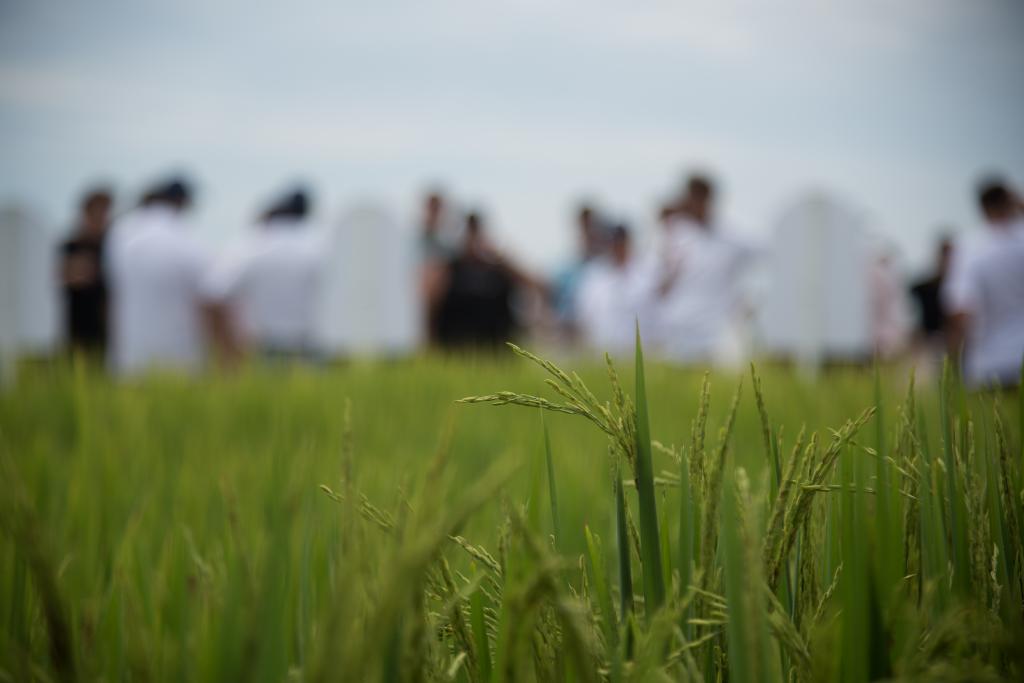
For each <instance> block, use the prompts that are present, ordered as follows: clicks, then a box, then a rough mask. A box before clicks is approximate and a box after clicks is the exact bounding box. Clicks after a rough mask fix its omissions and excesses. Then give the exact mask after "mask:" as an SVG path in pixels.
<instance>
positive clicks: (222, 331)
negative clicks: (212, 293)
mask: <svg viewBox="0 0 1024 683" xmlns="http://www.w3.org/2000/svg"><path fill="white" fill-rule="evenodd" d="M201 308H202V316H203V323H204V326H205V327H206V333H207V336H208V337H209V339H210V341H211V342H212V345H213V350H214V355H215V357H216V358H217V362H218V364H219V365H221V366H223V367H227V368H234V367H237V366H238V365H240V364H241V362H242V360H243V359H244V358H245V349H244V347H243V345H242V343H241V340H240V339H239V338H238V335H237V334H236V333H235V326H234V324H233V323H232V320H231V309H230V307H229V306H228V305H227V304H226V302H223V301H216V300H207V301H204V302H203V304H202V306H201Z"/></svg>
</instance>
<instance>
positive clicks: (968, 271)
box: [943, 180, 1024, 387]
mask: <svg viewBox="0 0 1024 683" xmlns="http://www.w3.org/2000/svg"><path fill="white" fill-rule="evenodd" d="M978 204H979V206H980V209H981V212H982V214H983V215H984V217H985V225H984V226H983V227H982V229H981V231H979V232H978V233H977V234H976V235H975V236H973V239H971V240H968V241H965V243H964V244H963V245H962V246H961V245H957V247H956V251H955V252H954V254H953V258H952V262H951V264H950V270H949V277H948V280H947V282H946V283H945V285H944V288H943V297H944V301H945V304H946V308H947V312H948V314H949V321H950V335H949V336H950V353H951V354H953V355H954V357H961V363H962V368H963V375H964V380H965V381H966V383H967V384H968V385H969V386H972V387H981V386H989V385H994V386H1004V387H1005V386H1015V385H1016V384H1018V383H1019V381H1020V368H1021V359H1022V357H1024V219H1022V214H1021V209H1020V204H1019V201H1018V199H1017V197H1016V196H1014V193H1013V192H1012V191H1011V190H1010V188H1009V187H1008V186H1007V185H1006V184H1005V183H1003V182H1002V181H999V180H993V181H987V182H985V183H983V184H982V185H981V187H980V188H979V190H978Z"/></svg>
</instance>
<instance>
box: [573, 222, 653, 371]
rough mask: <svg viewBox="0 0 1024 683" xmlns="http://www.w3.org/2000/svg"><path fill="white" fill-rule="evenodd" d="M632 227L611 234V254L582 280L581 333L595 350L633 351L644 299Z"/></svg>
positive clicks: (578, 304) (578, 291) (617, 228)
mask: <svg viewBox="0 0 1024 683" xmlns="http://www.w3.org/2000/svg"><path fill="white" fill-rule="evenodd" d="M636 271H637V267H636V262H635V259H634V258H633V254H632V245H631V238H630V234H629V228H627V227H626V226H625V225H617V226H615V227H614V228H612V229H611V230H610V231H609V232H608V254H607V256H606V257H604V258H601V259H597V260H595V261H593V262H592V263H591V264H590V265H589V266H588V267H587V268H586V270H585V271H584V272H583V274H582V275H581V277H580V282H579V286H578V287H577V289H576V301H575V304H574V308H575V310H576V312H577V320H578V324H579V331H580V334H581V336H582V338H583V341H584V343H585V344H586V346H587V347H588V348H590V349H592V350H594V351H598V352H601V353H609V354H612V355H623V354H627V353H629V352H632V351H633V347H634V343H635V339H636V338H635V329H636V328H635V325H636V320H637V315H638V313H639V305H640V298H639V296H638V291H637V285H638V282H637V272H636Z"/></svg>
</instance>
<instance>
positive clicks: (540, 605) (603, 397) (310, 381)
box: [0, 352, 1024, 682]
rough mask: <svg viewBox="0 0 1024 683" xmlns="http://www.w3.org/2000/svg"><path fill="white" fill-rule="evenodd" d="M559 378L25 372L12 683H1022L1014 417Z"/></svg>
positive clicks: (890, 373)
mask: <svg viewBox="0 0 1024 683" xmlns="http://www.w3.org/2000/svg"><path fill="white" fill-rule="evenodd" d="M569 369H570V368H569V367H568V366H567V367H566V370H569ZM573 369H578V370H579V372H580V377H581V379H577V378H575V377H573V376H561V375H559V374H558V370H557V369H555V368H553V367H549V368H548V370H545V368H543V367H540V365H539V364H538V363H534V362H531V360H530V359H528V358H523V357H521V356H517V355H515V354H513V353H512V352H509V353H507V354H504V355H503V356H502V357H501V358H500V359H498V360H495V359H486V358H481V359H476V360H474V359H460V360H458V361H455V360H444V359H421V360H412V361H402V362H395V363H390V364H361V363H353V364H349V365H345V366H339V367H335V368H330V369H326V370H324V371H320V372H313V371H301V370H298V371H293V370H285V369H279V370H276V371H275V370H272V369H263V370H250V371H247V372H243V373H240V374H238V375H235V376H231V377H222V378H217V379H213V380H207V381H192V380H187V379H183V378H177V377H171V376H166V377H151V378H148V379H146V380H144V381H141V382H136V383H125V384H116V383H111V382H110V381H108V380H107V379H105V378H103V377H102V376H101V375H99V374H98V373H97V372H96V371H95V370H94V369H92V368H88V367H83V366H77V367H71V366H57V367H53V366H42V367H35V368H27V369H26V371H25V372H24V373H22V377H21V381H20V383H19V385H18V386H17V388H16V389H15V390H14V391H12V392H10V393H8V394H6V395H3V396H2V397H0V481H2V492H0V497H2V502H0V516H2V517H0V521H2V535H0V611H2V613H0V681H19V682H20V681H30V680H89V681H92V680H103V681H116V680H142V681H147V680H157V681H193V680H198V681H241V680H259V681H286V680H291V681H321V680H324V681H326V680H347V681H361V680H430V681H434V680H458V681H473V682H477V681H488V680H491V681H509V680H545V681H546V680H558V681H569V680H573V681H575V680H582V681H588V680H589V681H593V680H616V681H617V680H659V679H666V680H697V679H700V680H707V681H715V680H730V681H762V680H763V681H783V680H800V681H811V680H843V681H862V680H870V679H881V678H902V679H905V680H926V679H932V680H1003V679H1008V680H1012V679H1017V680H1020V679H1021V677H1022V676H1024V648H1022V647H1021V646H1022V645H1024V637H1022V634H1024V630H1022V605H1024V601H1022V599H1024V593H1022V590H1024V585H1022V575H1024V574H1022V564H1024V553H1022V545H1024V536H1022V529H1021V522H1022V520H1021V515H1022V513H1024V510H1022V486H1021V480H1020V466H1021V462H1022V457H1024V452H1022V446H1021V439H1020V431H1021V423H1022V421H1024V412H1022V408H1021V406H1020V403H1019V402H1018V398H1017V396H1016V395H1010V394H1003V395H998V396H992V395H985V396H966V395H964V394H963V393H962V391H960V390H959V388H958V387H957V386H956V385H955V383H954V382H946V383H945V384H944V385H943V387H942V388H941V390H940V387H939V386H938V385H936V386H921V387H916V388H915V389H914V390H913V391H908V390H909V389H910V386H909V378H908V377H905V376H903V374H902V373H901V372H897V371H895V370H886V369H883V370H882V371H881V372H880V373H878V375H877V376H876V375H875V374H873V373H872V372H871V371H865V370H847V371H836V372H833V373H830V374H828V375H826V376H824V377H823V378H822V379H820V380H819V381H817V382H814V383H809V382H803V381H801V380H799V379H798V378H796V377H795V376H794V375H793V374H792V373H791V372H790V371H788V370H785V369H781V368H770V367H766V368H763V369H759V374H760V381H759V384H760V385H761V386H762V387H763V389H762V390H761V391H758V390H757V386H756V385H755V382H754V380H753V378H752V375H751V374H750V373H749V372H748V373H745V374H744V375H742V376H740V375H712V376H711V377H710V378H709V381H708V385H707V386H709V387H710V389H709V400H708V401H707V402H704V401H702V391H703V387H705V385H704V381H703V374H702V373H701V372H699V371H696V370H683V369H678V368H667V367H661V366H658V365H648V366H647V368H646V370H645V371H643V372H640V373H637V371H636V370H635V367H634V363H633V361H632V359H630V361H629V362H628V363H625V364H622V366H621V367H618V368H617V370H618V376H619V379H620V383H621V389H622V393H618V392H617V391H616V390H615V388H614V384H613V383H612V382H611V381H610V379H609V373H608V371H607V369H606V368H605V367H604V366H603V365H601V364H597V363H592V364H590V365H588V366H585V367H579V368H573ZM545 378H550V379H552V380H553V382H554V384H555V385H557V387H558V389H557V390H556V389H555V388H552V387H551V386H548V385H545V383H544V380H545ZM638 379H639V380H643V381H642V382H638V381H637V380H638ZM583 383H585V385H586V387H589V390H592V392H593V395H591V394H589V392H588V390H586V389H584V388H582V387H583ZM741 383H742V388H741V389H740V390H739V394H738V402H736V403H735V413H733V412H732V410H731V407H732V405H733V397H734V395H737V389H738V387H740V384H741ZM638 389H639V391H638ZM501 391H508V392H514V393H509V394H499V393H498V392H501ZM559 392H560V393H559ZM467 396H481V397H482V398H481V399H480V400H479V401H478V403H483V404H484V405H479V404H472V403H470V404H467V403H457V402H456V400H457V399H460V398H463V397H467ZM534 396H539V397H543V398H544V399H545V400H546V401H547V402H544V401H537V400H535V398H533V397H534ZM493 403H519V404H526V407H518V406H514V407H513V406H510V407H495V406H494V405H488V404H493ZM538 403H541V404H543V407H546V408H549V410H547V411H543V412H544V418H543V420H542V417H541V413H542V410H541V408H540V407H537V404H538ZM529 406H534V407H529ZM702 406H703V407H702ZM875 409H877V410H876V412H874V413H873V414H872V412H871V411H872V410H875ZM648 430H649V431H648ZM647 435H649V436H647ZM546 437H547V438H546Z"/></svg>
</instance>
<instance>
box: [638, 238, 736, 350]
mask: <svg viewBox="0 0 1024 683" xmlns="http://www.w3.org/2000/svg"><path fill="white" fill-rule="evenodd" d="M667 230H668V232H667V234H666V235H665V239H664V243H663V245H662V247H661V250H660V253H658V254H656V255H654V257H653V258H652V259H651V262H650V264H649V265H648V267H647V270H648V275H647V281H648V282H647V287H648V290H649V295H648V296H649V297H650V307H651V315H652V325H651V332H652V334H653V335H654V337H655V340H654V341H655V344H656V347H657V348H658V349H659V351H660V353H661V354H662V355H663V356H664V357H666V358H668V359H670V360H677V361H683V362H692V361H707V360H710V359H712V358H713V357H714V356H715V355H716V354H717V352H718V351H719V347H720V346H722V345H723V343H724V342H725V340H726V337H727V336H728V335H729V333H730V332H731V327H732V326H733V324H734V322H735V320H736V318H737V317H738V313H739V310H740V303H741V301H742V296H741V279H742V275H743V271H744V268H745V267H746V265H747V264H748V263H749V262H750V260H751V258H752V256H753V249H751V248H749V247H747V246H745V245H742V244H741V243H739V242H737V241H735V240H733V239H731V238H730V237H727V236H725V235H723V234H721V232H720V230H719V229H718V228H717V226H716V227H712V228H711V229H708V228H705V227H703V226H700V225H697V224H696V223H693V222H692V221H689V220H685V219H683V220H676V221H674V222H673V223H672V224H671V225H670V226H669V227H668V228H667ZM667 278H668V279H669V281H671V286H670V288H669V289H668V291H667V292H664V293H660V292H658V291H657V290H658V288H659V286H660V284H661V283H662V282H664V281H665V280H666V279H667Z"/></svg>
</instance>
